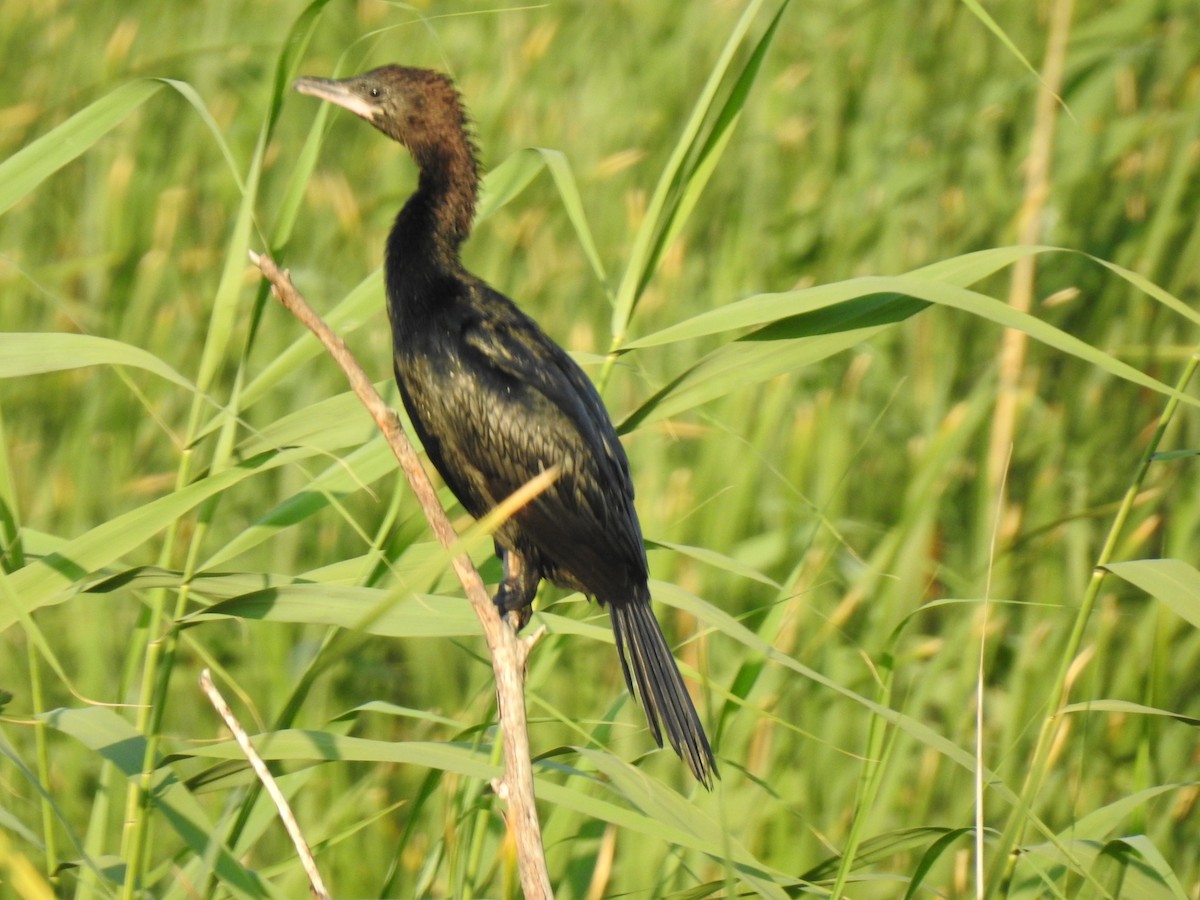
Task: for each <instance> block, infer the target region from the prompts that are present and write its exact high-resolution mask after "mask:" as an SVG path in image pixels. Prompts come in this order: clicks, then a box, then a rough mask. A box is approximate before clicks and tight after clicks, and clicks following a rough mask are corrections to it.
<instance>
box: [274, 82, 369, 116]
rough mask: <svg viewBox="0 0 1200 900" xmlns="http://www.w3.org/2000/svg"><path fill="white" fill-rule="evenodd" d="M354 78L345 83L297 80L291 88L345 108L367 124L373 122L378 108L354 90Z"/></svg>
mask: <svg viewBox="0 0 1200 900" xmlns="http://www.w3.org/2000/svg"><path fill="white" fill-rule="evenodd" d="M355 81H357V79H355V78H349V79H347V80H345V81H335V80H334V79H332V78H297V79H296V80H295V81H294V82H292V87H294V88H295V89H296V90H298V91H299V92H300V93H302V94H309V95H310V96H313V97H317V98H319V99H321V100H328V101H329V102H330V103H336V104H337V105H338V106H342V107H345V108H346V109H348V110H350V112H352V113H354V114H355V115H356V116H361V117H362V118H364V119H366V120H367V121H368V122H372V121H374V120H375V114H376V113H377V112H378V111H379V110H378V108H377V107H376V106H375V105H373V104H372V103H370V102H369V101H368V100H367V99H366V98H364V97H363V96H362V95H361V94H359V93H358V91H356V90H354V82H355Z"/></svg>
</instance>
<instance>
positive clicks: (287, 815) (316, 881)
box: [200, 669, 330, 900]
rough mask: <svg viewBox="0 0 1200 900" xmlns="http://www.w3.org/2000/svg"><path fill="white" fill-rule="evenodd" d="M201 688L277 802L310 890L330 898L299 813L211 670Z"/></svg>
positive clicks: (204, 675)
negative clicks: (218, 687) (257, 748)
mask: <svg viewBox="0 0 1200 900" xmlns="http://www.w3.org/2000/svg"><path fill="white" fill-rule="evenodd" d="M200 689H201V690H202V691H204V693H205V695H206V696H207V697H208V700H209V702H210V703H211V704H212V705H213V709H215V710H216V711H217V715H219V716H220V717H221V719H222V720H223V721H224V722H225V727H226V728H228V729H229V730H230V732H232V733H233V739H234V740H235V741H237V745H238V746H239V747H240V748H241V750H242V753H243V754H244V755H245V757H246V759H248V760H250V768H252V769H253V770H254V774H255V775H257V776H258V780H259V781H261V782H262V785H263V787H265V788H266V789H267V793H268V794H269V795H270V797H271V799H272V800H273V801H274V802H275V808H276V809H277V810H279V818H280V819H281V820H282V821H283V827H284V828H286V829H287V833H288V837H290V838H291V839H292V843H293V844H294V845H295V847H296V853H297V854H299V856H300V863H301V864H302V865H303V866H304V872H305V874H307V875H308V889H309V890H310V891H311V892H312V895H313V896H314V897H316V898H317V900H330V897H329V890H328V889H327V888H326V887H325V882H324V881H322V880H321V873H320V871H319V870H318V869H317V861H316V860H315V859H313V855H312V850H311V849H309V846H308V841H306V840H305V839H304V832H302V831H301V830H300V824H299V823H298V822H297V821H296V816H295V815H294V814H293V813H292V808H291V806H289V805H288V802H287V798H286V797H285V796H283V791H281V790H280V789H279V784H278V783H277V782H276V781H275V779H274V778H273V777H272V776H271V771H270V769H268V768H267V764H266V763H265V762H263V758H262V757H261V756H259V755H258V751H257V750H255V749H254V745H253V744H252V743H250V736H249V735H248V734H246V729H244V728H243V727H242V724H241V723H240V722H239V721H238V720H237V717H236V716H234V714H233V710H232V709H230V708H229V704H228V703H226V702H225V698H224V697H222V696H221V692H220V691H219V690H217V686H216V685H215V684H214V683H213V680H212V673H211V672H209V671H208V669H205V670H204V671H203V672H201V673H200Z"/></svg>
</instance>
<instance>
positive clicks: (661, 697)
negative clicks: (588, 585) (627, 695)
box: [608, 598, 719, 790]
mask: <svg viewBox="0 0 1200 900" xmlns="http://www.w3.org/2000/svg"><path fill="white" fill-rule="evenodd" d="M608 609H609V615H610V617H611V618H612V626H613V634H614V635H615V637H616V640H617V655H618V656H619V657H620V659H621V669H622V671H623V672H624V673H625V683H626V684H627V685H628V686H629V690H630V692H631V693H633V692H634V686H635V685H636V686H637V691H636V693H637V696H638V697H639V698H640V699H641V701H642V706H643V707H644V708H645V711H646V720H647V721H648V722H649V723H650V731H651V733H652V734H653V735H654V740H655V741H657V742H658V745H659V746H660V747H661V746H662V731H663V730H665V731H666V732H667V740H669V741H670V742H671V746H672V747H673V748H674V750H675V752H676V753H677V754H679V757H680V759H682V760H683V761H684V762H685V763H687V766H688V768H689V769H691V770H692V774H693V775H695V776H696V779H697V780H698V781H699V782H700V783H701V784H703V785H704V786H705V787H706V788H709V789H710V790H711V789H712V781H713V776H714V775H719V773H717V764H716V760H715V759H714V758H713V752H712V748H711V747H710V746H709V744H708V737H707V736H706V735H705V733H704V726H703V725H701V724H700V717H699V716H698V715H697V714H696V707H695V706H694V705H693V704H692V698H691V697H690V696H689V695H688V692H687V688H686V687H684V684H683V677H682V676H681V675H680V674H679V668H678V667H677V666H676V665H675V658H674V657H673V656H671V651H670V649H669V648H668V647H667V641H666V639H665V638H664V637H663V633H662V629H660V628H659V626H658V620H657V619H655V618H654V612H653V611H652V610H651V608H650V601H649V598H646V599H644V600H633V601H632V602H630V601H626V602H624V603H610V604H608ZM660 723H661V728H660Z"/></svg>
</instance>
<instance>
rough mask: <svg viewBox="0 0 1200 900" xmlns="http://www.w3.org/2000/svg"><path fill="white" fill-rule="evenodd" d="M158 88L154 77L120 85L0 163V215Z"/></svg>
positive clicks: (95, 140)
mask: <svg viewBox="0 0 1200 900" xmlns="http://www.w3.org/2000/svg"><path fill="white" fill-rule="evenodd" d="M162 87H163V83H162V82H160V81H154V80H139V81H131V82H129V83H128V84H123V85H121V86H120V87H118V88H116V89H115V90H113V91H111V92H110V93H108V94H105V95H104V96H103V97H101V98H100V99H99V100H97V101H95V102H94V103H92V104H90V105H89V106H87V107H85V108H84V109H82V110H80V111H79V112H77V113H75V115H73V116H71V118H69V119H67V120H66V121H65V122H63V123H62V124H61V125H58V126H57V127H55V128H54V129H53V130H51V131H50V132H48V133H47V134H44V135H42V136H41V137H40V138H38V139H37V140H35V141H34V142H33V143H31V144H29V145H27V146H26V147H24V148H22V149H21V150H19V151H17V152H16V153H14V154H13V155H12V156H10V157H9V158H8V159H6V160H5V161H4V162H3V163H0V215H3V214H4V213H5V212H7V211H8V210H9V209H10V208H11V207H12V205H13V204H14V203H16V202H17V201H18V200H20V199H22V198H23V197H25V196H26V195H28V194H30V193H32V192H33V190H34V189H35V188H37V186H38V185H39V184H41V183H42V182H43V181H45V180H46V179H47V178H49V177H50V176H51V175H53V174H54V173H55V172H57V171H58V170H59V169H61V168H62V167H63V166H65V165H66V164H67V163H69V162H71V161H72V160H74V159H76V158H77V157H79V156H81V155H82V154H84V153H86V152H87V151H88V150H89V149H91V147H92V146H93V145H94V144H95V143H96V142H97V141H99V140H100V139H101V138H102V137H104V136H105V135H106V134H108V133H109V132H110V131H112V130H113V129H114V128H116V127H117V126H118V125H120V124H121V123H122V122H123V121H125V119H126V117H127V116H128V115H129V114H130V113H132V112H133V111H134V110H135V109H137V108H138V107H139V106H141V105H142V104H143V103H145V102H146V101H147V100H149V99H150V98H151V97H153V96H154V95H155V94H157V93H158V92H159V91H160V90H162Z"/></svg>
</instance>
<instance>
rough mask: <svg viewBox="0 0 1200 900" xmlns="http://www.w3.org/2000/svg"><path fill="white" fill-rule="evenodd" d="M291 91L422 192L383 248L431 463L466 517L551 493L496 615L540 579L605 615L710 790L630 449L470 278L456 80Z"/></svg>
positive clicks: (471, 185)
mask: <svg viewBox="0 0 1200 900" xmlns="http://www.w3.org/2000/svg"><path fill="white" fill-rule="evenodd" d="M297 88H298V89H300V90H302V91H304V92H305V93H311V94H314V95H316V96H319V97H322V98H323V99H326V100H330V101H332V102H335V103H339V104H340V105H342V106H345V107H347V108H349V109H351V110H352V111H354V112H355V113H357V114H358V115H360V116H362V117H363V118H365V119H367V120H368V121H370V122H371V123H372V124H374V125H375V126H376V127H377V128H379V129H380V130H381V131H383V132H385V133H386V134H388V135H389V136H391V137H392V138H394V139H395V140H397V141H399V142H400V143H402V144H404V145H405V146H406V147H407V148H408V149H409V151H410V152H411V153H412V154H413V157H414V158H415V159H416V161H417V163H418V165H419V167H420V170H421V176H420V183H419V185H418V188H417V191H416V193H414V194H413V196H412V197H410V198H409V200H408V202H407V203H406V204H405V205H404V208H403V209H402V210H401V211H400V214H399V215H398V216H397V217H396V223H395V225H394V227H393V229H392V232H391V234H390V235H389V237H388V242H387V251H386V257H385V266H384V268H385V275H386V282H387V298H388V315H389V319H390V321H391V325H392V335H393V348H394V366H395V373H396V382H397V384H398V385H399V386H400V394H401V397H402V399H403V402H404V406H405V409H406V410H407V411H408V415H409V419H410V420H411V422H412V425H413V428H414V429H415V430H416V432H417V435H418V437H420V439H421V442H422V444H423V445H424V447H425V451H426V453H427V454H428V456H429V459H430V460H431V461H432V462H433V464H434V466H435V467H436V468H437V470H438V472H439V473H440V474H441V475H442V477H443V478H444V479H445V481H446V484H447V485H448V486H449V487H450V489H451V490H452V491H453V492H454V494H455V496H456V497H458V499H459V501H460V502H461V503H462V504H463V506H464V507H465V508H466V509H467V511H468V512H470V513H471V514H472V515H474V516H476V517H479V516H483V515H485V514H486V513H488V512H489V511H490V510H491V509H493V508H494V507H495V506H496V504H497V503H499V502H500V501H502V500H504V498H506V497H507V496H508V495H510V494H512V493H513V492H514V491H516V490H518V489H519V488H521V487H522V486H524V485H525V484H526V483H527V482H528V481H529V480H530V479H532V478H534V477H536V476H537V475H539V474H540V473H542V472H544V471H546V470H548V469H550V468H552V467H557V468H558V476H557V478H556V480H555V481H554V482H553V484H552V485H551V486H550V487H549V488H547V489H546V490H545V491H544V492H543V493H541V494H539V495H538V496H537V497H536V498H535V499H533V500H532V501H531V502H530V503H528V504H527V505H526V506H524V507H522V508H521V509H520V510H518V511H517V512H516V513H515V514H514V515H513V516H512V518H511V519H509V520H508V521H507V522H506V523H505V524H503V525H502V526H500V528H499V530H498V531H497V532H496V535H495V540H496V547H497V552H498V554H499V555H500V556H501V558H502V560H503V561H504V572H505V577H504V580H503V582H502V583H501V585H500V587H499V589H498V591H497V597H496V600H497V603H498V604H499V605H500V606H501V608H502V609H504V610H505V611H511V610H515V611H517V612H518V614H519V615H523V616H527V615H528V608H529V605H530V604H531V603H532V602H533V597H534V594H535V593H536V591H537V586H538V583H539V582H540V580H541V579H542V578H547V579H549V580H551V581H552V582H554V583H555V584H558V585H561V586H563V587H567V588H572V589H575V590H579V591H582V592H584V593H585V594H587V595H588V596H591V597H595V598H596V599H597V600H598V601H599V602H600V603H601V604H602V605H604V606H607V607H608V609H609V612H610V618H611V620H612V624H613V631H614V633H615V636H616V644H617V651H618V656H619V658H620V661H621V667H622V671H623V673H624V675H625V681H626V683H627V685H628V686H629V689H630V691H631V692H633V691H636V694H637V696H638V697H639V698H640V700H641V702H642V705H643V707H644V709H645V711H646V717H647V720H648V722H649V724H650V729H651V732H652V733H653V735H654V738H655V740H656V741H657V742H658V744H659V745H660V746H661V745H662V732H663V731H665V732H666V734H667V739H668V740H669V741H670V743H671V746H672V747H673V748H674V749H675V751H676V752H677V753H678V754H679V755H680V757H681V758H682V759H683V760H684V761H685V762H686V763H687V765H688V767H689V768H690V769H691V771H692V772H693V774H694V775H695V776H696V778H697V779H699V780H700V781H701V782H702V783H703V784H705V785H706V786H709V787H711V785H712V778H713V775H714V774H716V764H715V761H714V759H713V754H712V750H711V748H710V747H709V743H708V738H707V737H706V736H705V733H704V729H703V727H702V725H701V724H700V719H699V716H697V714H696V710H695V707H694V706H693V704H692V701H691V698H690V696H689V695H688V692H687V689H686V687H685V685H684V683H683V679H682V677H681V676H680V674H679V670H678V668H677V667H676V665H675V661H674V659H673V658H672V656H671V653H670V650H669V648H668V647H667V643H666V641H665V639H664V638H663V635H662V631H661V630H660V629H659V626H658V622H657V621H656V620H655V618H654V614H653V612H652V611H651V608H650V593H649V590H648V588H647V583H646V582H647V565H646V554H645V550H644V548H643V545H642V533H641V526H640V525H639V523H638V518H637V512H636V511H635V509H634V505H633V499H634V498H633V483H632V480H631V479H630V475H629V463H628V460H627V459H626V456H625V451H624V449H623V448H622V447H621V444H620V441H618V439H617V434H616V431H615V430H614V428H613V426H612V422H611V421H610V419H609V417H608V413H607V411H606V410H605V408H604V404H603V402H602V401H601V399H600V396H599V394H598V393H597V392H596V389H595V388H594V387H593V385H592V383H591V381H590V380H588V378H587V376H586V375H585V374H584V373H583V371H582V370H580V368H579V366H577V365H576V364H575V362H574V361H573V360H572V359H571V358H570V357H569V356H568V355H567V354H566V353H565V352H564V351H563V350H562V348H560V347H559V346H558V345H557V344H555V343H554V341H552V340H551V339H550V338H549V337H547V336H546V334H545V333H544V332H543V331H542V330H541V328H539V327H538V325H537V324H536V323H535V322H534V321H533V320H532V319H531V318H529V317H528V316H527V315H525V314H524V313H523V312H521V311H520V310H519V309H517V307H516V306H515V305H514V304H513V303H512V302H511V301H510V300H509V299H508V298H507V297H505V296H503V295H502V294H500V293H499V292H497V291H495V290H493V289H492V288H491V287H489V286H488V285H487V284H485V283H484V282H482V281H481V280H479V279H478V278H476V277H474V276H473V275H471V274H469V273H468V272H466V271H465V270H464V269H463V266H462V263H461V261H460V258H459V247H460V245H461V243H462V242H463V241H464V240H465V239H466V237H467V235H468V234H469V233H470V228H471V220H472V218H473V215H474V208H475V198H476V191H477V185H478V174H477V167H476V162H475V152H474V147H473V146H472V145H471V142H470V139H469V137H468V132H467V128H466V122H465V115H464V113H463V109H462V105H461V102H460V101H459V98H458V94H457V91H456V90H455V89H454V87H453V85H452V83H451V82H450V81H449V79H447V78H445V77H444V76H442V75H439V74H437V73H433V72H428V71H425V70H420V69H405V68H401V67H398V66H388V67H385V68H383V69H377V70H375V71H373V72H368V73H367V74H366V75H363V76H359V77H358V78H353V79H347V80H345V81H337V82H334V81H325V80H323V79H301V81H300V82H297Z"/></svg>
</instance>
